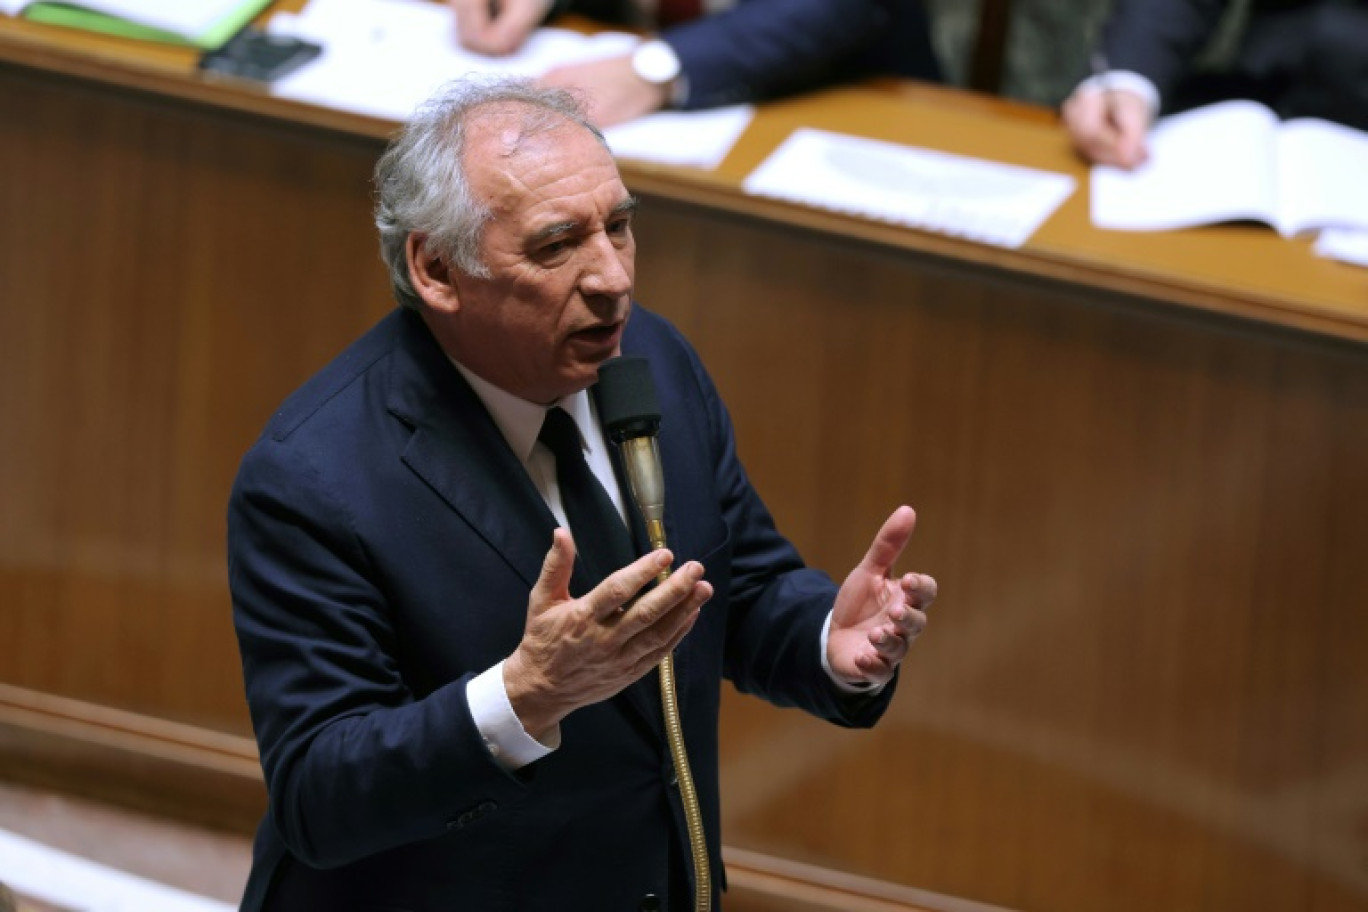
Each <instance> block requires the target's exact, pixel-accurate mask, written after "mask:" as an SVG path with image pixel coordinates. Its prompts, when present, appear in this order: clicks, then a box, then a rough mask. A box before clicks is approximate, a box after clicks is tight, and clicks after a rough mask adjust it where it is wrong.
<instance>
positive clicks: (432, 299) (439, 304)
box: [404, 231, 461, 313]
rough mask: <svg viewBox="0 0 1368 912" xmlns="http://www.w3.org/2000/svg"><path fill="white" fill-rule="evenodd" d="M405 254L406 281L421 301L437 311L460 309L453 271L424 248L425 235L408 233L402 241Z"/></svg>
mask: <svg viewBox="0 0 1368 912" xmlns="http://www.w3.org/2000/svg"><path fill="white" fill-rule="evenodd" d="M404 256H405V259H407V260H408V273H409V283H410V284H412V285H413V290H414V291H415V292H417V294H418V297H420V298H422V299H423V303H424V304H426V305H427V306H428V307H431V308H432V309H433V310H436V311H438V312H440V313H455V312H456V311H458V310H460V309H461V301H460V298H459V297H458V296H457V294H456V277H455V275H454V271H453V270H452V269H451V268H450V267H448V266H447V264H446V263H445V262H444V261H443V260H442V258H441V257H439V256H438V255H437V254H435V253H432V252H430V251H429V250H428V249H427V235H424V234H419V233H418V232H416V231H415V232H412V233H410V234H409V236H408V240H407V241H405V242H404Z"/></svg>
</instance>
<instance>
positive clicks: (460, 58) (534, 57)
mask: <svg viewBox="0 0 1368 912" xmlns="http://www.w3.org/2000/svg"><path fill="white" fill-rule="evenodd" d="M267 28H268V30H269V31H270V32H272V33H274V34H279V35H291V36H294V37H298V38H304V39H307V40H310V41H315V42H317V43H318V44H321V45H322V46H323V53H322V54H321V55H320V56H319V57H318V58H317V59H316V60H315V61H314V62H312V63H310V64H308V65H306V66H304V67H301V68H300V69H299V70H297V71H295V72H294V73H293V74H291V75H289V76H286V77H284V78H283V79H280V80H278V81H276V82H275V83H273V84H272V86H271V92H272V94H275V95H279V96H281V97H284V98H292V99H295V100H297V101H305V102H309V103H311V104H317V105H322V106H324V107H332V108H339V109H342V110H346V111H354V112H357V113H360V114H368V115H370V116H373V117H380V118H385V119H389V120H406V119H407V118H408V116H409V115H410V114H411V113H412V112H413V110H414V109H415V108H416V107H417V106H418V105H419V104H421V103H422V102H423V101H424V100H426V99H427V98H428V97H429V96H430V95H431V94H432V93H433V92H434V91H436V89H437V88H438V87H439V86H441V85H442V84H444V83H446V82H448V81H450V80H452V79H456V78H458V77H461V76H465V75H468V74H471V73H501V74H508V75H525V76H535V75H538V74H540V73H543V72H545V71H546V70H548V69H550V68H551V67H552V66H553V65H555V64H558V63H569V62H574V61H581V60H591V59H595V58H599V57H606V56H611V55H614V54H621V53H626V52H627V50H628V49H630V48H631V47H632V46H633V45H634V44H635V43H636V39H635V38H634V37H632V36H631V35H626V34H622V33H612V32H610V33H603V34H600V35H596V36H593V37H585V36H583V35H579V34H577V33H575V32H570V31H566V30H563V29H539V30H537V31H536V32H535V33H533V35H532V37H531V38H530V39H529V40H528V41H527V43H526V44H525V45H524V46H523V48H522V49H521V50H519V51H518V52H517V53H515V54H511V55H509V56H507V57H486V56H484V55H481V54H473V53H471V52H469V51H465V50H462V49H461V48H460V47H459V46H458V45H457V44H456V37H455V26H454V20H453V17H452V15H451V8H450V7H448V6H446V5H444V4H436V3H427V2H424V0H312V2H311V3H309V5H308V6H306V7H305V8H304V11H303V12H302V13H300V14H299V15H293V16H292V15H289V14H284V13H281V14H277V15H275V16H273V17H272V18H271V20H270V22H269V23H268V26H267Z"/></svg>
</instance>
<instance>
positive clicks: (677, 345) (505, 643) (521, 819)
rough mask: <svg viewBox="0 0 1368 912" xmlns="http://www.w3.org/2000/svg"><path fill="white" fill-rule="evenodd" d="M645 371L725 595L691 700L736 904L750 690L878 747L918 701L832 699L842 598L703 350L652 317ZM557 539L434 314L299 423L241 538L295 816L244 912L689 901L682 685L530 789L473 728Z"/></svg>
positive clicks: (269, 719) (314, 385)
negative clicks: (816, 566)
mask: <svg viewBox="0 0 1368 912" xmlns="http://www.w3.org/2000/svg"><path fill="white" fill-rule="evenodd" d="M623 349H624V351H625V352H626V353H629V354H639V355H644V356H646V357H647V358H649V359H650V364H651V371H652V374H653V376H654V379H655V382H656V385H657V387H658V390H659V394H660V399H661V405H662V411H663V415H664V417H663V421H662V424H661V429H660V438H659V440H660V449H661V452H662V458H663V463H664V471H665V477H666V493H667V498H668V499H667V505H666V515H667V519H666V527H667V531H668V536H669V543H670V545H671V547H672V549H673V550H674V551H675V553H676V556H677V558H678V560H680V561H683V560H688V559H698V560H701V561H702V562H703V563H704V564H705V566H706V567H707V570H708V579H709V580H710V581H711V583H712V585H713V586H714V588H715V595H714V597H713V599H712V601H711V602H710V603H709V604H708V605H706V606H705V607H704V609H703V613H702V615H701V617H700V619H699V621H698V623H697V625H696V626H695V628H694V629H693V630H692V631H691V632H690V634H689V636H688V637H687V638H686V639H685V641H684V642H683V644H682V645H681V646H680V647H679V649H678V651H677V654H676V663H677V671H676V673H677V676H678V679H679V680H678V684H679V701H680V709H681V714H682V717H683V725H684V734H685V739H686V743H687V745H688V750H689V755H690V758H691V763H692V766H693V770H694V776H695V780H696V784H697V786H698V792H699V795H700V798H701V802H702V806H703V812H704V819H705V823H706V827H707V833H708V838H709V845H710V850H711V856H712V864H713V867H714V870H715V871H716V872H717V874H715V876H714V882H715V883H718V884H720V883H721V881H722V877H721V857H720V851H719V846H720V842H719V833H718V823H719V814H718V783H717V775H716V773H717V714H718V704H719V688H720V683H721V680H722V678H723V677H724V676H725V677H727V678H729V679H731V680H732V681H733V682H734V684H735V685H736V686H737V687H738V688H740V689H741V690H743V691H748V692H753V693H756V694H759V695H761V696H763V697H765V698H767V699H769V700H771V701H773V702H775V703H777V704H779V705H783V706H799V707H802V708H804V709H806V710H808V711H810V712H812V713H815V714H817V715H818V716H821V717H824V718H826V719H829V720H831V721H833V722H836V723H838V724H842V725H851V726H865V725H871V724H873V723H874V721H875V720H876V719H877V718H878V716H879V715H880V714H881V713H882V712H883V710H884V708H885V707H886V705H887V703H888V700H889V698H890V696H891V693H892V688H891V687H890V688H888V689H887V690H885V692H884V693H883V694H881V695H880V696H879V697H877V698H873V699H866V698H854V699H852V698H850V697H847V696H843V695H842V694H840V693H839V692H837V691H836V689H835V688H834V687H832V685H831V683H830V681H829V679H827V678H826V676H825V674H824V672H823V671H822V669H821V666H820V661H819V656H818V648H817V644H818V639H819V633H820V627H821V624H822V623H823V621H824V619H825V616H826V614H827V612H828V610H829V609H830V607H831V604H832V600H833V597H834V594H835V591H836V587H835V585H834V584H833V583H832V581H831V580H830V579H829V578H828V577H827V576H825V575H824V574H822V573H819V572H817V571H814V570H810V569H806V568H804V566H803V564H802V562H801V560H800V559H799V556H798V554H797V553H796V552H795V551H794V549H793V548H792V546H791V545H790V544H789V543H788V542H787V541H786V540H785V539H784V538H782V537H781V536H780V535H779V534H778V533H777V532H776V531H775V528H774V525H773V523H772V521H771V519H770V516H769V514H768V512H767V511H766V509H765V507H764V505H763V504H762V503H761V501H760V499H759V497H758V496H757V495H756V493H755V491H754V490H753V489H752V487H751V485H750V483H749V482H748V481H747V478H746V475H745V472H744V471H743V469H742V467H741V465H740V463H739V462H738V461H737V458H736V453H735V451H734V448H733V438H732V430H731V427H730V424H729V419H728V416H727V413H726V411H725V409H724V408H723V406H722V403H721V402H720V401H719V399H718V396H717V392H716V390H715V389H714V388H713V386H712V384H711V382H710V381H709V379H708V377H707V375H706V373H705V372H704V370H703V368H702V366H701V365H700V363H699V361H698V359H697V357H696V355H695V353H694V352H693V351H692V349H691V348H690V347H689V346H688V344H687V343H686V342H685V341H684V340H683V338H682V337H681V336H680V335H679V334H678V333H677V332H676V331H675V330H674V329H673V328H672V327H671V326H669V325H668V324H667V323H666V322H665V321H663V320H662V319H660V318H659V317H657V316H655V315H653V314H650V313H648V312H646V311H643V310H641V309H640V308H637V309H636V310H635V311H634V312H633V315H632V317H631V319H630V321H629V324H628V327H627V331H626V334H625V338H624V341H623ZM554 524H555V520H554V519H553V518H552V515H551V513H550V511H549V510H548V509H547V507H546V505H545V503H544V502H543V501H542V499H541V497H540V496H539V495H538V493H537V491H536V489H535V488H534V487H533V485H532V482H531V480H530V479H529V478H528V476H527V474H526V472H525V471H524V469H523V467H522V465H521V464H520V462H519V461H518V459H517V458H516V457H515V456H514V455H513V453H512V451H511V450H510V449H509V447H508V446H507V444H506V443H505V441H504V439H503V437H502V435H501V434H500V433H499V431H498V429H497V427H496V426H495V425H494V423H493V421H492V419H491V418H490V417H489V415H488V413H487V412H486V411H485V410H484V408H483V406H482V405H481V403H480V402H479V400H478V398H477V397H476V396H475V394H474V393H473V392H472V391H471V389H470V388H469V386H468V385H467V384H466V383H465V381H464V380H463V378H462V377H461V376H460V374H459V372H458V371H456V370H455V368H454V367H453V366H452V365H451V363H450V362H449V361H448V360H447V358H446V356H445V355H444V353H443V352H442V351H441V349H440V348H439V347H438V345H437V344H436V342H435V341H434V340H433V338H432V336H431V334H430V333H429V332H428V330H427V328H426V326H425V325H424V324H423V322H422V320H421V319H420V318H419V317H418V316H417V315H416V314H413V313H410V312H407V311H396V312H394V313H392V314H391V315H390V316H388V317H386V318H385V319H384V320H382V321H381V322H380V323H379V324H378V325H377V326H375V327H374V328H373V329H372V330H371V331H370V332H369V333H367V334H366V335H365V336H363V337H362V338H361V339H359V340H358V341H357V342H356V343H354V344H353V345H352V346H351V347H350V348H348V349H347V350H346V351H345V352H344V353H343V354H342V355H340V356H339V357H338V358H337V359H336V360H335V361H333V362H332V363H331V364H330V365H328V366H327V367H326V368H324V369H323V370H322V371H321V372H320V373H319V374H318V375H317V376H315V377H314V378H313V379H312V380H310V381H309V382H308V383H307V384H306V385H305V386H304V387H303V388H302V389H300V390H299V391H298V392H297V393H295V394H294V395H293V396H292V397H291V398H290V399H289V400H288V401H287V402H286V403H285V405H284V406H283V407H282V408H281V410H280V411H279V412H278V413H277V414H276V415H275V416H274V418H273V419H272V420H271V421H270V423H269V425H268V427H267V428H266V430H265V432H264V433H263V435H262V437H261V438H260V439H259V441H258V442H257V443H256V444H255V445H254V447H253V448H252V449H251V451H250V452H249V453H248V454H247V456H246V457H245V459H244V461H243V463H242V467H241V470H240V472H239V475H238V478H237V482H236V484H235V486H234V490H233V494H232V500H231V504H230V508H229V524H228V531H229V570H230V584H231V588H232V595H233V609H234V619H235V622H236V627H237V633H238V639H239V644H240V647H241V652H242V660H243V670H244V675H245V681H246V690H247V698H248V703H249V705H250V708H251V714H252V721H253V724H254V726H255V730H256V735H257V740H258V742H259V744H260V747H261V760H262V767H263V769H264V771H265V775H266V783H267V787H268V790H269V793H270V807H269V812H268V814H267V816H266V818H265V820H264V821H263V822H262V825H261V827H260V829H259V831H258V835H257V841H256V846H255V858H254V864H253V869H252V873H251V877H250V880H249V884H248V887H247V891H246V895H245V897H244V900H243V908H244V909H248V910H256V909H262V908H265V909H299V910H306V912H311V910H328V912H342V910H352V909H357V910H390V912H395V910H409V912H437V910H443V912H449V910H452V909H472V910H479V912H496V910H512V909H529V910H536V909H559V910H563V909H584V910H594V912H608V910H619V909H620V910H624V912H625V910H629V909H637V908H639V906H640V902H641V898H642V897H644V896H647V895H651V894H654V895H655V896H658V897H661V898H662V905H661V907H662V908H664V899H665V897H668V896H669V895H670V894H671V892H672V891H673V893H674V894H675V895H676V896H679V895H680V894H681V888H680V886H679V885H680V884H683V885H684V886H683V890H682V892H684V893H687V889H688V887H687V885H688V883H689V880H688V878H689V872H688V871H687V870H681V869H680V868H681V861H680V860H681V859H685V858H687V857H688V851H687V834H686V831H685V828H684V822H683V816H682V810H681V803H680V798H679V794H678V789H677V786H676V785H674V784H673V783H672V779H673V777H672V774H671V764H670V760H669V754H668V749H667V745H666V740H665V734H664V731H663V726H662V724H661V721H660V705H659V694H658V691H657V690H656V689H655V688H656V687H657V686H658V685H657V680H656V675H655V673H652V674H651V675H650V676H648V679H644V680H643V681H642V682H639V683H638V684H636V685H633V686H632V687H631V688H629V689H628V690H626V691H624V692H623V693H622V694H619V695H618V696H616V697H614V698H613V699H611V700H608V701H606V702H604V703H601V704H597V705H594V706H590V707H587V708H585V709H581V710H579V711H577V712H575V713H572V714H571V715H570V716H569V717H567V718H566V719H565V720H564V722H563V723H562V726H561V732H562V744H561V747H560V748H559V749H558V750H557V751H555V752H554V753H553V754H551V755H550V756H548V757H546V758H544V759H542V760H539V761H537V762H535V763H533V764H530V765H529V766H528V767H525V768H524V769H523V770H520V771H518V772H516V773H510V772H506V771H505V770H504V769H503V768H501V767H500V766H499V764H498V763H496V762H495V760H494V759H493V758H492V757H491V756H490V753H489V751H488V750H487V748H486V747H485V745H484V743H483V741H482V739H481V737H480V734H479V732H478V731H477V729H476V727H475V725H474V723H473V721H472V719H471V716H470V711H469V707H468V704H467V702H466V698H465V685H466V683H467V681H469V680H470V679H471V678H472V677H473V676H474V675H476V674H478V673H480V672H482V671H484V670H485V669H487V668H490V667H492V666H493V665H494V664H495V663H496V662H498V661H500V660H501V659H503V658H505V657H506V656H507V655H509V654H510V653H511V652H512V651H513V649H514V647H515V646H516V645H517V643H518V641H519V639H520V637H521V634H522V630H523V625H524V619H525V613H526V604H527V597H528V593H529V590H530V589H531V587H532V585H533V583H534V581H535V580H536V578H537V575H538V573H539V570H540V567H541V563H542V559H543V557H544V555H545V553H546V551H547V549H548V547H549V546H550V542H551V532H552V529H553V528H554ZM581 573H582V570H581V569H580V568H577V569H576V577H575V580H574V583H573V584H572V591H575V592H579V591H582V590H584V589H585V588H587V581H586V579H585V578H584V577H583V576H582V575H581Z"/></svg>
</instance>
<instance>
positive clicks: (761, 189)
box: [743, 127, 1075, 247]
mask: <svg viewBox="0 0 1368 912" xmlns="http://www.w3.org/2000/svg"><path fill="white" fill-rule="evenodd" d="M743 186H744V188H745V190H746V192H748V193H753V194H756V195H758V196H769V197H774V198H777V199H782V200H788V201H791V202H798V203H804V204H806V205H809V206H817V207H820V208H823V209H831V210H834V211H837V212H844V213H848V214H851V215H859V216H864V217H867V218H874V219H881V220H883V221H888V222H894V223H897V224H901V225H910V226H912V227H914V228H925V229H927V230H929V231H937V232H941V233H943V234H950V235H955V236H958V237H966V238H969V239H971V240H975V241H982V242H984V243H988V244H997V245H1000V246H1003V247H1019V246H1021V245H1022V244H1023V243H1025V242H1026V240H1027V238H1029V237H1030V236H1031V235H1032V234H1034V233H1035V231H1036V229H1037V228H1039V227H1040V225H1041V224H1042V223H1043V222H1044V221H1045V220H1046V219H1047V218H1049V217H1050V215H1051V213H1053V212H1054V211H1055V209H1057V208H1058V207H1059V205H1060V203H1062V202H1064V200H1065V199H1067V198H1068V196H1069V194H1070V193H1072V192H1073V190H1074V186H1075V182H1074V179H1073V178H1072V177H1070V176H1069V175H1067V174H1055V173H1052V172H1049V171H1039V170H1036V169H1034V168H1022V167H1017V166H1015V165H1004V164H1001V163H999V162H992V161H986V160H983V159H978V158H970V157H967V156H963V155H952V154H950V153H947V152H938V151H935V150H931V149H921V148H914V147H911V146H903V145H899V144H897V143H890V142H882V141H879V140H873V139H864V138H861V137H857V136H847V135H844V134H840V133H829V132H827V131H825V130H814V129H811V128H806V127H804V128H801V129H798V130H795V131H794V132H793V134H792V135H790V136H789V137H788V139H786V140H784V142H783V143H782V144H781V145H780V146H779V148H777V149H775V150H774V152H772V153H771V154H770V156H769V157H768V158H766V159H765V161H764V162H762V163H761V164H760V167H758V168H756V169H755V171H753V172H751V174H750V176H749V177H747V178H746V180H745V182H744V183H743Z"/></svg>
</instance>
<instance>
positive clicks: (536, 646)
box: [503, 529, 713, 739]
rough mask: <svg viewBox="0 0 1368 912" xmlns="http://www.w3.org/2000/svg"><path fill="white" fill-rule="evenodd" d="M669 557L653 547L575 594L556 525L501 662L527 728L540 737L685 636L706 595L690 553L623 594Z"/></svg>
mask: <svg viewBox="0 0 1368 912" xmlns="http://www.w3.org/2000/svg"><path fill="white" fill-rule="evenodd" d="M673 559H674V558H673V556H672V555H671V554H670V552H669V551H666V550H664V549H660V550H657V551H653V552H652V553H650V554H647V555H646V556H645V557H641V558H638V559H637V560H636V561H634V562H633V563H631V564H629V565H627V566H626V567H624V568H622V569H621V570H619V571H617V572H616V573H614V574H612V575H611V576H609V577H608V578H607V579H605V580H604V581H603V582H602V583H600V584H599V585H598V586H597V587H595V588H594V589H593V591H591V592H589V593H587V594H586V595H584V596H583V597H582V598H578V599H575V598H571V596H570V591H569V585H570V574H571V572H572V571H573V569H574V565H575V543H574V541H573V540H572V539H571V537H570V533H569V532H568V531H566V530H565V529H557V530H556V531H555V535H554V537H553V538H552V541H551V550H550V551H548V552H547V554H546V560H545V561H544V562H543V564H542V572H541V576H540V577H539V578H538V580H537V584H536V585H535V586H533V587H532V594H531V595H530V596H529V598H528V606H527V626H526V628H525V629H524V632H523V638H522V642H520V643H519V644H518V648H517V649H516V650H514V652H513V654H512V655H511V656H509V657H508V658H507V659H506V660H505V661H504V664H503V676H504V687H505V688H506V689H507V691H508V699H509V702H510V703H511V704H512V706H513V711H514V712H515V713H516V714H517V716H518V719H519V721H521V722H522V725H523V728H524V729H526V731H527V732H528V734H530V735H532V737H534V738H539V739H540V736H542V735H543V734H545V733H546V732H548V731H550V730H551V729H553V728H554V727H555V726H556V725H558V724H559V723H560V720H561V719H563V718H565V717H566V716H567V715H569V714H570V713H571V712H573V711H574V710H576V709H579V708H580V707H582V706H588V705H589V704H591V703H597V702H599V701H601V700H606V699H608V698H609V697H611V696H613V695H614V694H616V693H617V692H618V691H620V690H622V689H623V688H625V687H627V686H628V685H629V684H631V683H632V682H633V681H635V680H637V679H638V678H640V677H641V676H642V675H644V674H646V673H647V672H648V671H650V670H651V669H652V668H654V667H655V666H656V665H658V664H660V661H661V659H663V658H664V657H665V656H666V655H668V654H669V653H670V652H671V651H672V650H673V649H674V648H675V646H677V645H679V642H680V641H681V640H682V639H684V636H685V635H686V634H687V633H688V632H689V631H690V630H691V629H692V628H693V625H694V622H695V621H696V620H698V614H699V611H700V610H701V608H702V606H703V603H704V602H706V601H707V600H708V599H709V598H711V597H712V591H713V590H712V585H711V584H710V583H707V582H705V581H704V580H703V565H702V564H699V563H698V562H697V561H689V562H688V563H686V564H685V565H684V566H682V567H680V568H679V569H678V570H676V571H675V572H674V573H673V574H672V575H671V576H670V577H669V579H667V580H666V581H665V582H664V583H663V584H661V585H660V586H657V587H656V588H655V589H653V590H652V591H650V592H648V593H646V594H645V595H642V596H641V597H640V598H638V599H637V600H636V601H635V602H633V601H632V599H634V598H637V596H638V594H639V593H640V592H641V590H642V589H643V588H645V586H646V585H647V584H648V583H649V582H650V581H651V580H653V579H655V578H656V577H657V576H658V575H659V574H660V572H661V571H662V570H664V569H665V568H666V567H669V566H670V563H671V561H672V560H673ZM629 604H630V608H625V606H628V605H629Z"/></svg>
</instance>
